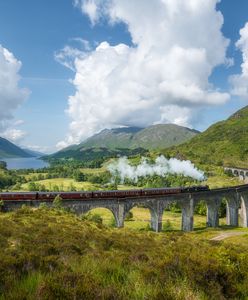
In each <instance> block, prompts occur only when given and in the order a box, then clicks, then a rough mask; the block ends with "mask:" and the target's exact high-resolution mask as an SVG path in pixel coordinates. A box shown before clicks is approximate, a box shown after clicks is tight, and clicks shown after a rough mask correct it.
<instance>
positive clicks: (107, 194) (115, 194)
mask: <svg viewBox="0 0 248 300" xmlns="http://www.w3.org/2000/svg"><path fill="white" fill-rule="evenodd" d="M202 191H209V186H207V185H205V186H191V187H178V188H151V189H136V190H123V191H119V190H113V191H93V192H91V191H81V192H16V193H7V192H6V193H0V200H4V201H18V200H19V201H21V200H38V201H49V200H50V201H53V200H54V198H55V197H56V196H58V195H59V196H60V197H61V198H62V199H66V200H70V199H71V200H89V199H111V198H132V197H149V196H164V195H174V194H180V193H195V192H202Z"/></svg>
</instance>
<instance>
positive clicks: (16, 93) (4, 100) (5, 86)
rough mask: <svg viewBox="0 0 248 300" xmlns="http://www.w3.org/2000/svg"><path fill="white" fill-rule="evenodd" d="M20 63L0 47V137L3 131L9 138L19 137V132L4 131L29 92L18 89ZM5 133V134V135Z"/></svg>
mask: <svg viewBox="0 0 248 300" xmlns="http://www.w3.org/2000/svg"><path fill="white" fill-rule="evenodd" d="M20 68H21V62H20V61H18V60H17V59H16V58H15V57H14V55H13V54H12V53H11V52H10V51H8V50H7V49H6V48H4V47H2V46H1V45H0V135H2V133H3V132H4V131H5V135H6V134H7V133H9V134H10V137H13V138H16V137H18V136H21V135H22V134H21V133H20V131H19V130H17V131H15V132H13V131H11V130H13V129H11V130H10V131H8V129H7V131H6V128H7V127H8V126H9V125H10V120H11V119H13V113H14V112H15V110H16V109H17V108H18V107H19V106H20V105H21V104H22V103H23V102H24V101H25V99H27V97H28V95H29V91H28V90H27V89H23V88H20V87H19V80H20V76H19V70H20ZM6 132H7V133H6Z"/></svg>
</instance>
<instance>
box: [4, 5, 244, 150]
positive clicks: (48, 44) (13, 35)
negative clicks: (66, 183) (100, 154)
mask: <svg viewBox="0 0 248 300" xmlns="http://www.w3.org/2000/svg"><path fill="white" fill-rule="evenodd" d="M176 1H177V2H178V3H179V2H180V0H176ZM195 1H197V0H195ZM205 1H207V2H208V1H209V2H215V1H214V0H205ZM76 2H77V3H76ZM106 2H109V3H111V4H110V5H112V7H111V9H113V10H112V11H114V12H115V13H116V16H115V17H113V16H112V15H111V13H112V11H111V12H109V11H107V9H108V8H106V7H105V6H104V5H105V4H104V1H101V0H99V1H96V2H95V1H94V0H90V1H89V0H85V1H84V0H78V1H72V0H62V1H61V0H49V1H48V0H43V1H38V0H37V1H34V0H23V1H19V0H0V45H1V46H2V47H3V48H4V49H8V51H9V52H11V53H12V54H13V56H14V57H15V59H16V60H18V61H20V62H21V67H20V69H19V70H18V71H16V73H17V74H19V75H20V77H21V78H20V80H19V81H18V82H17V84H18V88H19V90H21V89H22V88H25V89H27V90H29V95H26V96H25V95H21V96H20V99H22V100H21V101H20V103H18V99H19V98H18V95H16V100H15V101H16V102H15V104H16V105H15V106H14V108H13V107H12V108H9V107H8V103H7V101H9V100H8V99H9V98H6V99H7V100H6V101H3V103H1V101H0V104H1V106H2V107H1V110H5V105H6V109H7V110H8V109H9V116H8V118H7V119H6V118H5V117H4V116H2V117H1V114H0V123H1V122H2V128H1V127H0V132H1V131H2V133H3V134H2V136H5V137H7V138H9V139H12V141H14V142H16V143H18V144H20V145H25V146H29V147H33V148H34V149H40V150H43V151H44V150H45V151H48V152H52V151H55V150H56V144H58V143H59V142H60V144H59V146H60V147H62V146H66V145H68V144H71V143H75V142H79V141H80V140H83V139H84V138H87V136H89V135H90V134H92V133H94V132H97V131H99V130H101V129H103V128H105V127H115V126H127V125H133V126H135V125H136V126H147V125H151V124H155V123H159V122H164V123H166V122H175V123H177V124H181V125H188V126H192V127H194V128H196V129H199V130H204V129H206V128H207V127H208V126H209V125H210V124H212V123H213V122H216V121H218V120H221V119H224V118H226V117H228V116H229V115H230V114H231V113H232V112H234V111H235V110H237V109H238V108H240V107H242V106H245V105H247V98H246V96H247V95H245V94H242V93H240V92H233V93H232V92H231V90H234V88H233V87H232V86H231V85H230V78H229V77H230V75H233V74H236V75H237V76H241V75H242V69H241V63H242V51H241V50H238V49H237V47H236V46H235V43H236V42H237V41H238V40H239V39H240V33H239V31H240V29H241V28H243V27H244V26H245V24H246V22H248V1H246V0H235V1H234V0H222V1H221V2H220V3H219V4H217V10H219V11H220V12H221V13H222V15H223V18H224V24H223V27H222V28H221V33H222V35H223V37H224V38H226V39H229V40H230V44H229V46H228V47H225V46H224V42H221V41H218V43H219V44H217V46H216V47H220V51H219V52H221V51H223V53H224V52H225V53H224V54H225V56H226V57H227V58H229V59H232V65H231V66H229V67H227V63H226V64H224V63H222V64H221V60H223V58H218V59H216V62H214V63H212V62H211V67H210V69H211V72H210V73H211V74H210V75H209V76H208V83H209V84H212V85H213V86H214V90H215V91H218V92H219V95H217V96H216V103H214V104H213V98H211V97H212V95H209V91H206V89H209V88H206V84H205V83H204V84H202V86H201V89H202V90H203V92H204V95H205V96H206V98H207V97H208V96H209V99H210V100H209V101H206V102H204V101H202V102H200V100H199V102H197V100H195V101H189V99H185V100H184V101H181V100H180V99H178V97H179V96H178V95H174V94H173V92H172V91H171V90H168V87H167V86H166V92H165V88H164V87H163V89H162V91H161V93H160V94H159V95H157V94H156V93H155V94H156V95H155V94H154V92H153V91H154V87H153V86H150V82H153V81H155V77H156V74H157V72H155V71H156V70H155V71H154V74H153V73H151V72H149V74H150V75H149V77H147V78H144V80H143V81H142V82H138V80H137V79H134V77H133V76H130V77H128V85H127V86H128V87H125V85H123V84H120V78H123V80H126V77H125V76H127V75H125V76H124V75H123V74H122V75H121V76H120V73H122V70H123V67H121V66H123V65H124V66H125V65H128V64H131V63H130V60H131V59H130V56H132V53H133V52H134V51H136V47H137V48H140V49H141V48H142V47H143V48H146V49H148V48H149V53H152V50H151V49H153V48H152V47H151V45H147V43H146V41H144V40H142V39H146V40H149V33H150V32H151V30H150V27H149V28H148V29H147V28H145V29H144V32H145V30H147V31H146V32H145V33H144V37H142V38H139V37H138V35H137V33H139V34H140V27H139V23H138V22H139V21H138V19H139V18H141V14H140V11H142V10H143V9H146V8H147V24H148V25H149V22H150V26H151V28H152V26H153V28H154V31H157V28H156V26H157V23H156V22H155V21H154V20H153V18H152V17H151V16H150V15H149V14H148V12H149V5H150V3H151V2H153V3H155V4H157V3H160V0H153V1H150V3H149V2H148V1H146V0H144V2H143V3H144V5H143V4H142V1H140V0H135V1H133V2H134V4H133V5H134V6H133V7H125V4H123V3H124V2H125V1H124V0H122V1H121V0H119V1H117V0H116V1H115V0H113V1H112V2H113V3H112V2H111V0H110V1H105V3H106ZM145 2H147V4H145ZM156 2H157V3H156ZM92 3H93V4H94V5H93V6H92ZM76 4H77V5H76ZM90 4H91V6H90ZM122 5H123V7H122ZM130 5H132V4H130ZM146 6H147V7H146ZM92 7H93V8H97V10H95V11H93V12H94V14H92V10H90V9H89V8H92ZM150 8H151V10H152V9H153V7H152V6H151V7H150ZM167 8H168V7H167ZM124 9H126V10H127V11H124ZM165 9H166V7H165ZM177 9H179V13H180V9H182V11H184V10H183V9H185V8H181V7H180V3H179V4H178V7H177ZM203 9H204V7H203ZM207 9H209V13H208V14H206V15H204V16H205V18H206V20H205V19H204V22H206V24H203V25H202V28H203V29H202V31H201V32H198V33H197V34H202V33H204V30H205V31H206V32H207V31H208V24H211V22H212V19H211V17H212V16H214V13H215V11H214V10H213V9H212V10H213V12H212V11H211V9H210V8H208V7H207V8H206V10H207ZM123 11H124V12H123ZM199 12H200V10H199ZM156 13H158V11H156V8H154V18H155V19H156ZM196 14H197V11H196ZM136 15H137V18H136V17H135V16H136ZM143 17H144V18H145V17H146V12H145V13H144V15H143ZM159 17H161V20H162V18H163V16H160V15H159ZM186 17H187V16H185V15H183V14H182V15H181V19H184V18H186ZM192 18H195V20H194V22H201V20H200V21H199V20H198V19H197V18H196V17H195V16H194V15H193V16H192ZM144 21H146V19H144V20H142V19H141V20H140V22H144ZM132 22H133V23H132ZM204 22H202V23H204ZM214 22H216V28H217V27H218V21H216V20H215V21H213V23H214ZM145 24H146V23H145ZM167 24H168V28H169V29H168V30H171V31H172V32H173V30H174V28H173V26H172V25H173V24H170V23H169V21H168V23H167ZM193 24H195V23H193ZM170 26H171V27H170ZM178 26H179V25H178ZM141 28H142V26H141ZM178 30H181V31H182V30H183V27H182V28H181V29H180V28H179V29H178ZM217 31H218V28H217V29H216V32H217ZM161 33H162V32H161ZM185 35H186V36H187V35H189V41H191V40H190V39H191V38H192V37H191V35H190V33H189V32H186V33H185ZM217 35H218V33H216V40H218V38H219V37H218V36H217ZM174 36H175V37H174V40H170V41H169V42H170V47H171V48H169V47H166V48H163V47H164V45H161V50H163V51H167V50H168V55H170V54H169V53H171V52H170V51H169V49H174V46H175V45H180V46H181V45H185V41H184V42H182V43H181V44H180V41H181V40H179V42H177V37H176V35H174ZM179 39H182V37H179ZM213 40H214V38H213ZM82 41H84V42H82ZM85 41H87V43H86V42H85ZM132 41H133V42H132ZM166 41H167V40H165V43H166ZM105 42H107V44H101V43H105ZM151 43H156V40H155V37H154V40H152V41H151ZM183 43H184V44H183ZM204 43H205V42H204ZM209 43H210V44H211V39H210V40H209ZM221 43H222V44H221ZM118 44H125V45H126V47H123V48H121V49H119V48H118V49H117V48H111V46H116V45H118ZM188 44H189V45H190V42H189V43H188ZM99 45H102V46H101V47H100V48H99V49H100V50H98V51H96V48H97V47H99ZM204 45H205V44H204ZM64 47H67V48H66V49H67V51H66V52H65V51H64V52H63V51H62V50H63V49H65V48H64ZM157 47H158V49H156V52H154V53H152V55H151V57H156V59H157V61H159V58H160V59H161V57H162V53H163V51H161V52H160V51H159V50H160V49H159V46H157ZM201 47H203V46H201ZM192 48H196V45H195V44H194V41H192ZM68 49H70V51H72V52H71V53H72V54H71V56H69V55H68ZM75 49H76V50H77V51H75ZM140 49H139V50H140ZM223 49H224V50H223ZM242 49H243V51H244V52H245V50H246V48H245V47H243V48H242ZM217 50H218V49H217ZM140 51H141V50H140ZM207 51H211V49H208V50H207ZM59 53H60V54H61V55H60V59H59V58H58V54H59ZM116 53H117V54H116ZM56 55H57V59H56ZM111 55H113V59H111V58H112V56H111ZM137 55H138V54H137V53H136V59H138V56H137ZM139 55H140V54H139ZM216 56H217V54H216ZM61 57H63V59H61ZM127 57H128V58H127ZM169 57H170V56H169ZM90 59H91V60H90ZM76 60H77V61H78V62H79V63H76ZM92 60H93V63H91V61H92ZM151 60H152V58H151ZM212 60H213V59H212V58H211V61H212ZM157 61H154V66H157ZM214 61H215V60H214ZM230 61H231V60H230ZM66 62H67V63H71V69H70V68H68V67H65V64H66ZM80 62H81V63H80ZM103 62H104V63H105V64H104V63H103ZM150 63H153V61H150V62H149V64H150ZM229 63H230V62H229ZM100 64H102V67H101V68H98V66H99V65H100ZM108 64H113V66H112V65H111V66H112V67H111V74H112V73H113V68H114V72H115V74H116V75H115V78H116V82H115V81H114V79H113V78H111V80H109V76H108V78H107V79H106V73H108V74H109V72H110V71H109V67H108ZM199 64H200V66H199V69H201V68H202V66H203V65H206V63H205V62H204V61H201V58H199ZM189 66H191V65H189ZM194 66H195V64H194ZM0 67H1V64H0ZM87 67H88V68H89V69H87V72H88V73H87V72H86V71H84V69H85V68H87ZM146 67H147V66H144V65H143V64H142V63H140V65H138V66H137V69H133V68H131V67H130V69H128V70H129V72H130V73H134V72H135V71H137V74H138V73H139V72H140V74H142V72H143V73H144V70H147V68H146ZM104 68H106V69H104ZM154 68H155V67H153V69H154ZM203 68H204V67H203ZM103 69H104V71H103ZM130 70H131V71H130ZM142 70H143V71H142ZM207 70H208V68H207V67H206V70H205V71H204V70H203V71H202V72H200V73H199V74H198V73H197V72H198V71H196V75H194V74H193V75H192V74H191V75H192V78H195V77H197V76H198V77H199V76H203V78H204V80H205V79H206V78H205V77H206V76H205V75H202V74H203V73H204V72H208V71H207ZM178 72H179V73H178V74H179V77H180V78H184V77H185V78H187V74H186V73H187V71H185V70H184V71H182V70H180V71H178ZM182 72H183V73H182ZM185 72H186V73H185ZM92 74H94V76H95V77H96V80H95V79H94V78H95V77H94V76H91V75H92ZM204 74H205V73H204ZM131 75H132V74H131ZM145 75H146V74H145ZM75 76H76V77H77V78H79V79H78V80H79V81H77V82H75V81H74V82H72V80H73V79H74V78H75ZM104 76H105V77H104ZM119 76H120V77H119ZM161 76H165V78H166V79H163V82H165V81H166V80H168V76H167V75H164V74H161ZM173 76H174V75H173ZM144 77H145V76H144ZM86 78H87V79H88V78H89V82H87V79H86ZM169 79H170V80H171V78H169ZM174 79H175V78H174V77H173V80H174ZM241 79H242V78H241ZM241 79H240V78H238V80H239V81H238V80H236V81H235V84H236V85H238V84H239V87H240V80H241ZM94 80H95V86H94ZM156 80H157V79H156ZM182 80H183V79H182ZM192 80H194V79H192ZM134 81H135V83H137V86H138V87H140V86H141V85H142V87H143V86H144V85H146V83H147V82H149V83H148V84H147V86H146V87H145V89H144V90H143V89H142V91H140V90H139V91H137V89H138V88H137V87H135V88H133V85H132V82H134ZM237 81H238V83H237ZM243 81H244V80H243ZM243 81H242V82H243ZM144 82H145V83H144ZM170 82H171V81H170ZM86 83H87V85H86ZM160 83H161V82H159V84H160ZM173 83H174V81H173ZM190 84H192V85H195V84H196V82H195V81H193V83H192V82H191V83H190ZM197 84H198V79H197ZM199 84H200V85H201V83H199ZM88 86H89V89H90V88H91V90H87V87H88ZM155 87H156V85H155ZM2 88H3V87H2ZM92 89H94V90H95V91H94V93H93V94H92V93H91V91H92ZM112 90H114V91H115V92H112ZM202 90H201V92H202ZM239 90H240V89H239ZM104 91H107V96H104V97H106V98H104V97H103V99H102V102H99V101H100V100H99V97H101V95H102V94H104ZM134 91H135V92H134ZM146 91H147V94H145V93H146ZM16 92H17V93H18V89H17V91H16ZM227 93H228V95H229V98H228V99H227V95H226V94H227ZM0 95H1V76H0ZM3 95H4V94H3ZM87 95H88V97H87ZM120 95H121V96H120ZM122 95H125V98H123V99H122ZM141 95H142V97H143V98H140V97H141ZM118 96H119V98H118ZM8 97H9V96H8ZM69 97H71V99H72V101H71V102H68V98H69ZM135 97H137V98H139V102H137V105H132V103H134V102H135V100H133V99H135ZM149 97H151V98H152V99H154V100H151V101H154V102H153V107H154V106H156V105H158V106H160V110H158V109H156V110H154V111H153V112H151V109H150V108H149V104H148V103H147V101H148V100H147V99H148V98H149ZM170 97H171V98H170ZM158 98H159V100H158ZM164 98H166V99H167V98H168V99H169V98H170V99H169V100H168V102H163V101H165V100H164ZM96 99H97V100H96ZM109 99H110V100H109ZM126 99H130V100H128V101H127V102H125V101H126ZM87 101H88V102H87ZM108 101H113V102H111V103H109V102H108ZM118 101H120V102H118ZM173 101H175V102H173ZM89 103H90V104H89ZM122 103H125V106H124V107H123V108H122V106H121V105H122ZM142 103H143V104H142ZM119 105H120V110H122V111H124V110H125V108H127V109H126V111H125V112H123V114H119V112H118V111H117V110H116V107H118V106H119ZM123 105H124V104H123ZM142 105H143V106H142ZM97 107H99V111H100V112H101V111H103V110H105V108H106V111H104V113H103V114H102V115H101V113H98V112H97V113H96V111H95V109H97ZM129 107H130V114H129V110H128V108H129ZM68 109H69V113H68V112H67V113H66V112H65V110H68ZM77 109H78V115H77ZM112 109H113V110H112ZM177 111H178V116H177ZM87 114H88V115H87ZM90 114H92V115H90ZM159 114H160V115H159ZM89 115H90V117H88V116H89ZM112 115H113V120H110V119H111V116H112ZM156 116H158V117H157V119H156ZM185 116H187V118H186V117H185ZM11 117H12V119H11ZM1 118H2V119H1ZM18 120H22V121H18ZM82 128H83V129H82ZM15 133H16V134H15ZM0 135H1V134H0Z"/></svg>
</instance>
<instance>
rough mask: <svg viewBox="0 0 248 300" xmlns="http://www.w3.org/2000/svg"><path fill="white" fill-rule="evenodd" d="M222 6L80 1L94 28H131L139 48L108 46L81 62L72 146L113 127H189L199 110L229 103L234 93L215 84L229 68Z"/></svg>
mask: <svg viewBox="0 0 248 300" xmlns="http://www.w3.org/2000/svg"><path fill="white" fill-rule="evenodd" d="M217 2H218V0H187V1H185V0H142V1H141V0H133V1H124V0H107V1H106V0H105V1H103V0H88V1H86V0H81V1H80V0H77V1H75V5H77V6H79V7H80V8H81V10H82V11H83V12H84V13H85V14H87V15H88V16H89V18H90V19H91V22H92V24H95V23H96V22H98V21H99V20H100V19H101V18H103V17H104V18H107V19H108V21H109V23H111V24H112V25H114V23H116V22H124V23H125V24H126V25H127V28H128V30H129V32H130V35H131V38H132V41H133V45H132V46H129V45H125V44H118V45H110V44H109V43H107V42H102V43H101V44H100V45H98V46H97V47H96V49H95V50H92V51H90V52H85V53H84V55H83V56H82V55H79V56H77V57H76V58H75V60H74V68H75V72H76V75H75V78H74V80H73V84H74V86H75V89H76V93H75V95H72V96H71V97H70V98H69V101H68V102H69V107H68V110H67V113H68V114H69V116H70V117H71V118H72V122H71V124H70V130H69V133H68V135H67V137H66V140H65V141H63V142H61V143H59V145H58V146H59V147H62V146H66V145H68V144H72V143H78V142H80V141H81V140H82V139H84V138H86V137H88V136H90V135H91V134H93V133H95V132H97V131H99V130H101V129H103V128H106V127H117V126H121V125H123V126H125V125H136V126H146V125H150V124H156V123H158V122H167V121H168V122H173V123H177V124H180V125H187V126H189V125H190V122H191V116H192V112H194V111H195V110H196V109H198V108H199V107H202V106H204V105H218V104H223V103H225V102H226V101H227V100H229V98H230V96H229V94H228V93H221V92H219V91H218V90H217V89H216V88H215V87H213V86H211V85H210V84H209V81H208V78H209V76H210V75H211V73H212V71H213V69H214V68H215V67H216V66H217V65H220V64H228V62H230V61H229V60H228V58H227V57H226V49H227V46H228V44H229V41H228V40H227V39H225V38H224V36H223V35H222V32H221V27H222V25H223V16H222V14H221V13H220V12H217V11H216V3H217Z"/></svg>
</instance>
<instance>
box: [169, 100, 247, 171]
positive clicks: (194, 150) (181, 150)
mask: <svg viewBox="0 0 248 300" xmlns="http://www.w3.org/2000/svg"><path fill="white" fill-rule="evenodd" d="M165 152H168V153H170V154H173V155H176V156H177V157H180V158H187V159H191V160H192V161H195V162H199V163H203V164H204V163H206V164H215V165H225V166H236V167H243V168H248V106H246V107H244V108H242V109H240V110H239V111H237V112H236V113H234V114H233V115H232V116H230V117H229V118H228V119H227V120H225V121H221V122H218V123H216V124H214V125H212V126H210V127H209V128H208V129H207V130H206V131H204V132H203V133H201V134H199V135H197V136H195V137H194V138H193V139H191V140H190V141H189V142H187V143H184V144H182V145H180V146H177V147H173V148H171V149H169V150H165Z"/></svg>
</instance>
